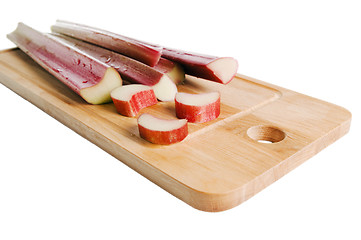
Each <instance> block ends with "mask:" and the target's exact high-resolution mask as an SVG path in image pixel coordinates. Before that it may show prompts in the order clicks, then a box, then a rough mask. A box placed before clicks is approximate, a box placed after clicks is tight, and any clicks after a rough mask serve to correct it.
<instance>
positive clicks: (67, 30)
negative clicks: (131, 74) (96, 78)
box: [51, 20, 162, 67]
mask: <svg viewBox="0 0 361 240" xmlns="http://www.w3.org/2000/svg"><path fill="white" fill-rule="evenodd" d="M51 30H52V31H53V32H56V33H61V34H65V35H68V36H71V37H75V38H78V39H81V40H84V41H87V42H90V43H93V44H96V45H99V46H102V47H105V48H108V49H110V50H113V51H116V52H119V53H121V54H123V55H126V56H128V57H131V58H134V59H136V60H138V61H141V62H143V63H145V64H147V65H149V66H151V67H153V66H155V65H156V64H157V63H158V61H159V58H160V57H161V54H162V47H159V46H153V45H149V44H147V43H144V42H141V41H138V40H135V39H132V38H128V37H125V36H122V35H119V34H115V33H112V32H109V31H105V30H102V29H98V28H94V27H90V26H86V25H82V24H77V23H72V22H68V21H61V20H58V21H56V23H55V25H53V26H52V27H51Z"/></svg>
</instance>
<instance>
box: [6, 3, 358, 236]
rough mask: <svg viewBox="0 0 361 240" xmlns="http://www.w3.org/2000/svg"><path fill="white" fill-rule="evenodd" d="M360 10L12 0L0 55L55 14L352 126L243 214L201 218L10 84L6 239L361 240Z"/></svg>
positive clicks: (237, 211)
mask: <svg viewBox="0 0 361 240" xmlns="http://www.w3.org/2000/svg"><path fill="white" fill-rule="evenodd" d="M358 3H359V1H348V0H342V1H317V0H313V1H305V0H304V1H257V0H255V1H247V2H245V1H225V0H223V1H204V2H201V1H195V0H193V1H185V0H181V1H163V2H162V1H155V0H153V1H143V2H138V1H124V2H122V1H86V2H81V1H74V0H73V1H67V0H62V1H54V2H51V1H36V0H33V1H2V3H1V14H0V26H1V27H0V48H1V49H5V48H9V47H13V46H14V45H13V44H12V43H11V42H10V41H9V40H7V39H6V34H7V33H9V32H11V31H12V30H14V29H15V27H16V24H17V22H19V21H23V22H24V23H27V24H28V25H30V26H32V27H34V28H36V29H38V30H41V31H49V27H50V25H51V24H53V23H54V22H55V20H56V19H64V20H70V21H75V22H79V23H84V24H88V25H93V26H96V27H100V28H104V29H107V30H111V31H114V32H118V33H121V34H123V35H128V36H131V37H134V38H139V39H143V40H146V41H149V42H154V43H159V44H162V45H166V46H169V47H174V48H180V49H188V50H190V51H194V52H201V53H207V54H210V55H219V56H233V57H235V58H236V59H238V61H239V73H242V74H245V75H248V76H251V77H254V78H258V79H261V80H263V81H267V82H270V83H273V84H275V85H279V86H282V87H286V88H289V89H292V90H295V91H298V92H301V93H304V94H307V95H311V96H313V97H316V98H320V99H322V100H325V101H329V102H332V103H335V104H337V105H340V106H343V107H345V108H347V109H348V110H350V111H351V112H352V113H353V122H352V126H351V131H350V133H349V134H347V135H346V136H345V137H343V138H341V139H340V140H338V141H337V142H336V143H334V144H332V145H331V146H329V147H327V148H326V149H325V150H323V151H322V152H320V153H319V154H318V155H316V156H314V157H313V158H311V159H310V160H308V161H307V162H306V163H304V164H303V165H301V166H300V167H298V168H297V169H295V170H294V171H292V172H291V173H289V174H288V175H286V176H285V177H283V178H282V179H280V180H279V181H277V182H276V183H274V184H272V185H271V186H269V187H268V188H266V189H265V190H263V191H261V192H260V193H259V194H257V195H256V196H254V197H253V198H251V199H250V200H248V201H246V202H245V203H243V204H241V205H240V206H238V207H236V208H233V209H231V210H228V211H225V212H220V213H207V212H201V211H198V210H195V209H193V208H192V207H190V206H188V205H187V204H185V203H183V202H182V201H180V200H178V199H177V198H175V197H173V196H172V195H170V194H169V193H167V192H166V191H164V190H162V189H161V188H159V187H158V186H156V185H154V184H153V183H151V182H150V181H148V180H147V179H145V178H144V177H142V176H141V175H139V174H137V173H136V172H134V171H133V170H131V169H130V168H128V167H127V166H125V165H124V164H122V163H121V162H119V161H118V160H116V159H115V158H113V157H111V156H110V155H108V154H107V153H105V152H104V151H102V150H101V149H99V148H98V147H96V146H95V145H93V144H92V143H90V142H88V141H87V140H85V139H84V138H82V137H81V136H79V135H77V134H76V133H74V132H73V131H71V130H69V129H68V128H67V127H65V126H63V125H62V124H60V123H59V122H57V121H56V120H55V119H53V118H51V117H50V116H48V115H47V114H45V113H44V112H42V111H41V110H39V109H38V108H36V107H35V106H33V105H32V104H30V103H29V102H27V101H25V100H23V99H22V98H21V97H19V96H18V95H16V94H15V93H13V92H12V91H11V90H9V89H8V88H6V87H4V86H3V85H0V109H1V111H0V239H4V240H9V239H37V240H40V239H88V240H90V239H153V238H154V239H361V233H360V231H361V230H360V223H361V217H360V216H361V207H360V203H361V197H360V189H361V187H360V183H361V174H360V170H361V169H360V167H361V164H360V161H361V157H360V136H361V131H360V105H359V103H360V95H361V92H360V83H361V73H360V70H361V47H360V45H361V34H360V32H361V7H360V6H358V5H357V4H358Z"/></svg>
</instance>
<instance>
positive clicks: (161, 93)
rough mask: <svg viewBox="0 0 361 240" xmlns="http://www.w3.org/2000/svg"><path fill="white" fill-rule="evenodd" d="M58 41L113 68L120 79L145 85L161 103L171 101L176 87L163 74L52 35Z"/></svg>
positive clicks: (84, 44) (115, 55) (142, 64)
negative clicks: (151, 89)
mask: <svg viewBox="0 0 361 240" xmlns="http://www.w3.org/2000/svg"><path fill="white" fill-rule="evenodd" d="M52 36H53V37H54V38H56V39H57V40H58V41H61V42H64V44H67V45H71V46H72V47H74V48H76V49H79V50H81V51H82V52H84V53H86V54H88V55H90V56H92V57H94V58H96V59H97V60H99V61H102V62H104V63H106V64H108V65H109V66H111V67H113V68H115V69H116V70H117V71H118V72H119V74H120V75H121V77H122V79H123V80H125V81H128V82H130V83H137V84H143V85H147V86H150V87H152V88H153V90H154V93H155V95H156V97H157V98H158V99H159V100H161V101H173V100H174V97H175V94H176V93H177V87H176V85H175V84H174V83H173V81H172V80H171V79H170V78H169V77H168V76H167V75H166V74H164V73H162V72H160V71H157V70H156V69H155V68H152V67H150V66H148V65H146V64H144V63H141V62H139V61H136V60H134V59H132V58H129V57H126V56H123V55H121V54H119V53H116V52H113V51H110V50H108V49H105V48H102V47H99V46H96V45H94V44H90V43H87V42H84V41H81V40H78V39H75V38H71V37H68V36H65V35H60V34H55V35H52Z"/></svg>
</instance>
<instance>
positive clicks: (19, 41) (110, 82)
mask: <svg viewBox="0 0 361 240" xmlns="http://www.w3.org/2000/svg"><path fill="white" fill-rule="evenodd" d="M7 37H8V38H9V39H10V40H11V41H13V42H14V43H15V44H16V45H17V46H18V47H19V48H20V49H21V50H22V51H24V52H25V53H26V54H28V55H29V56H30V57H31V58H32V59H33V60H35V61H36V62H37V63H38V64H39V65H41V66H42V67H43V68H44V69H46V70H47V71H48V72H50V73H51V74H52V75H54V76H55V77H56V78H58V79H59V80H60V81H62V82H63V83H64V84H66V85H67V86H68V87H69V88H71V89H72V90H73V91H74V92H76V93H78V94H79V95H80V96H81V97H82V98H83V99H84V100H85V101H87V102H88V103H92V104H102V103H106V102H110V101H111V98H110V92H111V91H112V90H113V89H114V88H116V87H119V86H121V85H122V79H121V77H120V75H119V73H118V72H117V71H116V70H115V69H114V68H112V67H110V66H109V65H107V64H104V63H103V62H100V61H98V60H96V59H95V58H92V57H90V56H88V55H87V54H84V53H83V52H81V51H79V50H78V49H75V48H73V47H72V46H70V45H66V44H64V43H62V42H60V41H58V40H57V39H55V38H52V37H51V36H48V35H46V34H44V33H41V32H38V31H37V30H34V29H33V28H31V27H29V26H27V25H25V24H23V23H19V24H18V26H17V28H16V30H15V31H14V32H12V33H10V34H8V35H7Z"/></svg>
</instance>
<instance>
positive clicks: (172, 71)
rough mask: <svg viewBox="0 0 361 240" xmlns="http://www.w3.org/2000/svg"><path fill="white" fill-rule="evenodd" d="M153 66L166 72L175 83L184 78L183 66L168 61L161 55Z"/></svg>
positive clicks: (180, 81)
mask: <svg viewBox="0 0 361 240" xmlns="http://www.w3.org/2000/svg"><path fill="white" fill-rule="evenodd" d="M154 68H155V69H156V70H158V71H160V72H162V73H165V74H167V76H168V77H169V78H170V79H171V80H172V81H173V82H174V83H175V84H176V85H178V84H180V83H182V82H183V81H184V79H185V73H184V69H183V67H182V66H181V65H180V64H178V63H175V62H173V61H170V60H168V59H166V58H163V57H161V58H160V59H159V62H158V63H157V65H155V66H154Z"/></svg>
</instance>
